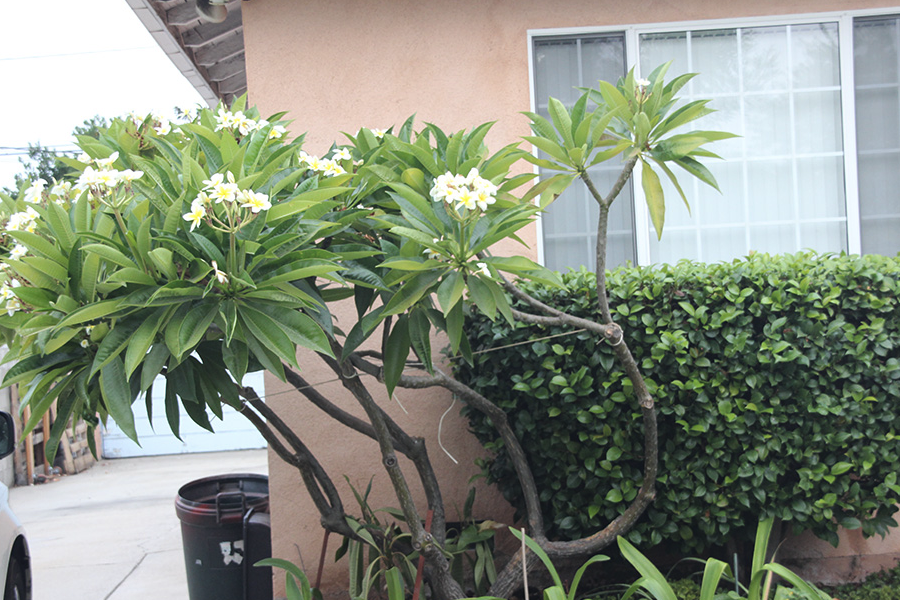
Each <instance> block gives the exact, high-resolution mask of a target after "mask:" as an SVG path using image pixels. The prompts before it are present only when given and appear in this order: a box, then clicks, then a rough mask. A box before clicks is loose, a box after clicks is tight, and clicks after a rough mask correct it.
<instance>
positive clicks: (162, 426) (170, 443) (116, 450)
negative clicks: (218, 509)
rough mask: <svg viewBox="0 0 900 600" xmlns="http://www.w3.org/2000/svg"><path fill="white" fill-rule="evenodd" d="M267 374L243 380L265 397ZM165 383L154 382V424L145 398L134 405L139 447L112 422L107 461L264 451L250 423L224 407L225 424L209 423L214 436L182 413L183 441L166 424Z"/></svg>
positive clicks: (105, 438)
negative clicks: (194, 453) (235, 451)
mask: <svg viewBox="0 0 900 600" xmlns="http://www.w3.org/2000/svg"><path fill="white" fill-rule="evenodd" d="M263 373H264V371H258V372H256V373H248V374H247V375H246V376H245V377H244V385H248V386H250V387H252V388H253V389H254V390H256V393H257V394H259V395H260V396H262V397H265V386H264V383H263ZM165 398H166V380H165V378H164V377H158V378H157V379H156V381H154V382H153V421H152V422H151V421H150V419H148V418H147V412H146V411H145V410H143V409H142V405H143V402H144V400H143V398H138V399H137V400H136V401H135V408H136V409H137V410H136V411H135V413H136V414H135V416H134V421H135V422H134V426H135V430H136V431H137V435H138V440H139V441H140V445H138V444H135V443H134V442H133V441H131V440H130V439H128V437H127V436H126V435H125V434H124V433H123V432H122V430H121V429H119V428H118V427H117V426H116V425H115V424H114V423H113V422H112V421H110V422H109V427H108V428H107V429H106V430H105V431H104V433H103V457H104V458H128V457H133V456H158V455H161V454H185V453H188V452H218V451H222V450H247V449H251V448H265V447H266V441H265V440H264V439H263V437H262V436H261V435H260V434H259V432H258V431H257V430H256V429H255V428H254V427H253V426H252V425H251V424H250V421H248V420H247V419H245V418H244V417H242V416H241V415H240V414H238V413H237V412H236V411H235V410H234V409H233V408H230V407H228V406H224V405H223V407H222V408H223V411H222V412H223V415H222V417H223V418H222V420H219V419H218V418H216V417H215V416H213V417H212V418H211V419H210V423H212V426H213V429H214V430H215V433H210V432H209V431H207V430H205V429H203V428H202V427H200V426H199V425H197V424H196V423H194V422H193V421H192V420H191V418H190V417H189V416H188V415H187V414H186V413H185V412H184V409H182V410H181V419H180V429H181V432H180V433H181V439H180V440H179V439H178V438H176V437H175V435H174V434H173V433H172V432H171V430H170V429H169V423H168V421H166V408H165Z"/></svg>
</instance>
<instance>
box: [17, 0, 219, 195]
mask: <svg viewBox="0 0 900 600" xmlns="http://www.w3.org/2000/svg"><path fill="white" fill-rule="evenodd" d="M0 85H2V87H3V92H2V94H0V115H2V121H0V123H2V124H0V187H4V186H12V183H13V176H14V175H15V174H16V173H18V172H20V171H21V165H20V164H19V162H18V156H11V154H13V153H15V152H16V151H17V150H16V149H17V148H24V147H25V146H27V144H28V143H29V142H31V143H35V142H40V143H42V144H44V145H46V146H57V145H59V146H62V145H65V147H67V148H72V147H73V146H72V145H71V144H72V141H73V139H72V136H71V132H72V129H73V128H74V127H75V126H76V125H81V123H82V122H83V121H84V120H85V119H89V118H90V117H93V116H94V115H101V116H104V117H114V116H122V115H124V114H127V113H128V112H130V111H135V112H137V113H139V114H146V113H148V112H150V111H152V110H155V111H161V112H163V113H164V114H171V113H172V110H173V108H174V107H175V106H179V107H183V108H191V107H194V106H196V105H197V104H203V100H202V98H201V97H200V94H199V93H197V91H196V90H194V88H193V86H191V84H190V83H188V81H187V80H186V79H185V78H184V77H183V76H182V75H181V73H180V72H179V71H178V69H177V68H176V67H175V65H173V64H172V62H171V61H170V60H169V59H168V57H167V56H166V55H165V53H163V51H162V50H161V49H160V48H159V46H157V45H156V42H155V41H154V40H153V38H152V37H151V36H150V34H149V33H147V30H146V29H144V26H143V25H142V24H141V22H140V21H139V20H138V18H137V17H136V16H135V14H134V12H133V11H132V10H131V8H130V7H129V6H128V4H127V3H126V2H125V0H79V1H73V0H28V1H27V2H13V1H5V2H2V3H0Z"/></svg>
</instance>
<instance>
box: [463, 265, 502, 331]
mask: <svg viewBox="0 0 900 600" xmlns="http://www.w3.org/2000/svg"><path fill="white" fill-rule="evenodd" d="M467 281H468V284H469V295H470V297H471V299H472V301H473V302H474V303H475V306H477V307H478V308H479V310H481V312H483V313H484V315H485V316H486V317H487V318H488V319H490V320H491V321H493V320H494V316H495V315H496V313H497V304H496V302H495V301H494V294H493V293H492V292H491V290H490V287H489V286H490V285H491V284H493V282H490V281H483V280H482V279H481V277H480V276H479V275H473V274H470V275H469V276H468V277H467ZM494 285H496V284H494Z"/></svg>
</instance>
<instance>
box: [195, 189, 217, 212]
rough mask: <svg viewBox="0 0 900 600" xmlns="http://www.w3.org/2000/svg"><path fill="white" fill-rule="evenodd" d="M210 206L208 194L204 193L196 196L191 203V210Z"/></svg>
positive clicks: (210, 201)
mask: <svg viewBox="0 0 900 600" xmlns="http://www.w3.org/2000/svg"><path fill="white" fill-rule="evenodd" d="M210 204H212V200H211V199H210V197H209V194H207V193H206V192H202V191H201V192H200V193H199V194H197V197H196V198H194V200H193V201H192V202H191V210H194V209H196V208H197V207H198V206H201V207H203V206H209V205H210Z"/></svg>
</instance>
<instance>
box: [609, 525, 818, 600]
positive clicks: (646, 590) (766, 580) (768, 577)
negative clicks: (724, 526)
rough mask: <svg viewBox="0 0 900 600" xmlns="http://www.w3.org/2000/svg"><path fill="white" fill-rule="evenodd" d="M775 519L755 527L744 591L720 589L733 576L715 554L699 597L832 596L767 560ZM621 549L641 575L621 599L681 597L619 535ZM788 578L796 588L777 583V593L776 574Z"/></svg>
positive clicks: (803, 599)
mask: <svg viewBox="0 0 900 600" xmlns="http://www.w3.org/2000/svg"><path fill="white" fill-rule="evenodd" d="M773 523H774V519H771V518H769V519H765V520H763V521H760V523H759V527H757V530H756V543H755V544H754V547H753V562H752V567H751V572H750V586H749V587H748V588H743V589H742V591H743V592H744V593H745V595H741V594H738V593H737V592H734V591H729V592H724V593H720V592H719V591H718V590H719V584H720V582H721V581H722V578H723V576H724V577H727V578H729V579H731V580H732V581H733V580H734V576H733V575H732V573H731V569H730V568H729V567H728V565H727V564H726V563H724V562H722V561H721V560H718V559H716V558H709V559H707V560H706V566H705V568H704V570H703V580H702V583H701V584H700V600H726V599H727V600H769V598H773V600H789V599H792V600H831V599H830V598H829V596H828V595H827V594H826V593H825V592H823V591H821V590H819V589H818V588H816V587H815V586H814V585H812V584H811V583H809V582H807V581H805V580H804V579H803V578H802V577H800V576H799V575H797V574H796V573H794V572H793V571H791V570H790V569H788V568H786V567H784V566H782V565H779V564H778V563H776V562H766V551H767V548H768V547H769V537H770V536H771V533H772V525H773ZM618 542H619V549H620V550H621V551H622V556H624V557H625V559H626V560H627V561H628V562H630V563H631V565H632V566H633V567H634V568H635V569H637V571H638V573H640V574H641V577H640V578H639V579H638V580H637V581H635V582H634V583H633V584H631V587H629V588H628V591H627V592H625V594H624V595H623V596H622V598H621V600H629V598H631V597H632V596H634V595H635V594H637V593H639V592H641V593H642V594H643V596H645V597H648V598H652V599H653V600H679V598H678V596H677V595H676V594H675V591H674V590H673V589H672V586H671V585H670V584H669V582H668V581H667V580H666V577H665V576H664V575H663V574H662V573H661V572H660V571H659V569H657V568H656V567H655V566H653V563H651V562H650V561H649V560H648V559H647V557H646V556H644V555H643V554H641V553H640V551H638V549H637V548H635V547H634V546H633V545H631V543H629V542H628V540H626V539H625V538H623V537H619V539H618ZM776 575H777V576H778V577H780V578H781V579H783V580H785V581H787V582H788V583H790V584H791V585H793V586H794V588H793V589H791V588H787V587H784V586H781V585H775V590H774V596H773V595H772V586H773V580H774V576H776Z"/></svg>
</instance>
